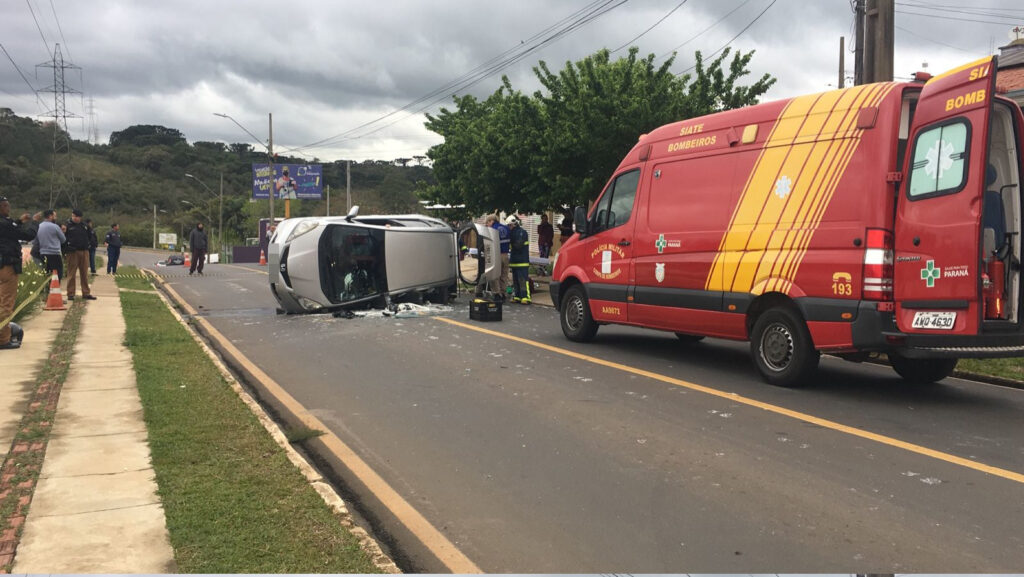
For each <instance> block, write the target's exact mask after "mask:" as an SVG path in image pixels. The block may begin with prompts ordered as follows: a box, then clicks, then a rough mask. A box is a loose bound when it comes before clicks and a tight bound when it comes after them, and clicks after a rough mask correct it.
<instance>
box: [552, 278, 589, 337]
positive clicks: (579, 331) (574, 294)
mask: <svg viewBox="0 0 1024 577" xmlns="http://www.w3.org/2000/svg"><path fill="white" fill-rule="evenodd" d="M560 309H561V314H560V315H559V317H560V318H561V320H562V332H563V333H564V334H565V336H566V338H568V339H569V340H570V341H576V342H578V343H583V342H587V341H589V340H591V339H593V338H594V335H596V334H597V322H595V321H594V317H592V316H591V315H590V302H589V301H587V295H586V291H584V290H583V286H582V285H573V286H572V288H570V289H569V290H567V291H566V292H565V297H564V298H563V299H562V306H561V307H560Z"/></svg>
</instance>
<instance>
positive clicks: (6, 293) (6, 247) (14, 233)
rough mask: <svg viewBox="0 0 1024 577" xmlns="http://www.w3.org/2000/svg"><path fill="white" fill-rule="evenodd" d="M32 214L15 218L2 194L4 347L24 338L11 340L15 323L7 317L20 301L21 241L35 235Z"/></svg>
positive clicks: (0, 337)
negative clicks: (12, 327)
mask: <svg viewBox="0 0 1024 577" xmlns="http://www.w3.org/2000/svg"><path fill="white" fill-rule="evenodd" d="M31 218H32V217H31V216H29V214H28V213H27V212H26V213H25V214H23V215H21V218H19V219H18V220H14V219H12V218H11V203H10V202H8V200H7V198H6V197H3V196H0V323H4V324H3V326H2V327H0V349H16V348H18V347H20V346H21V340H20V339H19V340H18V341H17V342H15V341H12V340H11V324H10V323H8V322H7V319H8V318H10V316H11V315H12V314H14V305H15V302H16V301H17V300H18V275H20V274H21V242H20V241H23V240H32V239H33V238H35V236H36V235H35V231H34V229H32V227H30V226H29V225H28V224H27V223H28V221H29V220H31Z"/></svg>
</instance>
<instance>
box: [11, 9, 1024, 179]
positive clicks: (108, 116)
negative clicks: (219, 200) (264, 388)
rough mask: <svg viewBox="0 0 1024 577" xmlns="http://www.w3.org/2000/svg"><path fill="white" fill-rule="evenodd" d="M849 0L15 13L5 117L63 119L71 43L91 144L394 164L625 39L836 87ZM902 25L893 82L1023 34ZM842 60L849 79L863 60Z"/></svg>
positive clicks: (932, 15) (980, 22)
mask: <svg viewBox="0 0 1024 577" xmlns="http://www.w3.org/2000/svg"><path fill="white" fill-rule="evenodd" d="M850 3H851V0H686V1H685V2H680V1H679V0H603V1H593V0H561V1H558V2H556V1H554V0H547V1H543V0H515V1H505V2H496V1H489V0H475V1H474V0H431V1H429V2H427V1H424V0H379V1H377V2H367V1H359V2H356V1H351V0H345V1H343V0H334V1H330V0H293V1H292V2H268V1H264V0H246V1H244V2H243V1H241V0H237V1H226V0H213V1H211V0H202V1H200V0H164V1H162V2H155V1H145V2H142V1H130V0H89V1H87V2H83V1H80V0H2V1H0V5H2V12H0V13H2V15H3V22H4V26H3V31H2V32H0V45H2V46H3V49H4V52H5V53H4V52H0V107H6V108H11V109H13V110H14V111H15V113H17V114H19V115H22V116H33V117H38V118H40V119H44V118H45V115H46V114H47V112H49V111H52V110H53V109H54V95H53V93H52V92H43V91H45V90H47V89H52V87H53V85H54V79H53V69H52V68H50V67H46V66H38V65H40V64H46V63H48V62H49V61H50V60H52V58H53V52H54V46H55V44H57V43H59V44H60V48H61V52H62V54H63V57H64V59H65V61H66V62H68V63H70V64H74V65H75V66H76V67H78V68H73V69H68V70H66V71H65V82H66V84H67V86H68V87H69V88H70V89H73V90H75V91H78V92H79V93H80V94H78V93H76V94H70V95H68V96H67V99H66V108H67V111H68V112H69V113H71V114H74V115H76V116H78V117H81V118H76V119H70V120H69V129H70V131H71V134H72V136H73V137H74V138H76V139H81V140H87V139H89V137H90V132H91V130H90V129H91V127H92V126H93V124H92V123H93V122H95V126H96V127H97V128H98V134H99V140H100V142H106V141H107V139H108V138H109V135H110V132H111V131H114V130H121V129H123V128H125V127H127V126H130V125H133V124H159V125H163V126H167V127H171V128H176V129H178V130H181V131H182V132H183V133H184V134H185V136H186V137H187V138H188V140H189V141H190V142H194V141H198V140H214V141H222V142H229V143H230V142H249V143H251V144H253V145H254V146H255V147H256V148H257V149H260V148H262V146H263V145H262V144H261V143H266V141H267V138H268V133H269V122H268V120H269V119H268V113H272V114H273V137H274V148H275V150H277V151H279V152H280V151H286V150H292V151H293V152H291V153H290V154H304V155H305V156H306V158H307V159H310V160H312V159H313V158H314V157H315V158H319V159H320V160H322V161H331V160H339V159H352V160H365V159H370V158H372V159H383V160H391V159H394V158H399V157H412V156H414V155H420V154H424V153H425V151H426V149H427V148H428V147H429V146H431V145H432V144H436V143H437V142H439V139H438V137H437V136H436V135H433V134H432V133H430V132H428V131H427V130H426V129H424V128H423V121H424V117H423V112H424V111H426V112H436V111H437V110H439V109H440V107H441V106H449V107H450V106H451V94H453V93H459V94H465V93H473V94H476V95H479V96H486V95H487V94H490V93H491V92H493V91H494V90H495V89H497V87H498V85H499V83H500V78H501V74H506V75H508V76H509V77H510V78H511V80H512V84H513V86H514V87H516V88H518V89H521V90H524V91H527V92H532V91H533V90H534V89H536V88H537V83H536V81H535V79H534V77H533V73H532V71H531V68H532V67H533V66H534V65H536V63H537V62H538V61H540V60H544V61H546V62H547V63H548V64H549V66H550V67H551V68H552V69H555V70H557V69H561V68H562V66H563V65H564V63H565V62H566V61H568V60H572V61H576V60H579V59H581V58H583V57H585V56H587V55H588V54H591V53H593V52H594V51H596V50H598V49H600V48H608V49H610V50H615V49H617V48H619V47H621V46H624V45H628V44H630V43H631V44H633V45H636V46H638V47H639V48H640V51H641V54H649V53H653V54H655V55H657V56H658V57H659V58H664V57H667V56H668V55H670V54H671V53H672V52H673V51H677V52H678V56H677V58H676V62H675V64H674V66H673V71H675V72H680V73H681V72H684V71H685V70H686V69H688V68H690V67H691V66H692V64H693V53H694V52H695V51H696V50H700V51H702V52H703V53H704V54H705V55H707V54H710V53H713V52H715V51H717V50H719V49H721V48H722V47H724V46H726V45H729V46H732V47H734V48H735V49H739V50H744V51H747V50H756V51H757V53H756V55H755V56H754V59H753V61H752V67H751V68H752V73H753V74H752V75H751V77H750V78H751V81H753V80H754V79H756V78H757V77H759V76H760V75H761V74H763V73H766V72H767V73H770V74H772V75H774V76H775V77H776V78H777V79H778V83H777V84H776V85H775V87H773V89H772V90H771V92H769V94H768V96H767V98H766V100H775V99H779V98H786V97H790V96H795V95H799V94H806V93H812V92H819V91H822V90H828V89H829V88H830V87H834V86H835V84H836V82H837V80H838V60H839V37H840V36H845V37H846V39H847V45H848V46H850V45H852V42H853V12H852V10H851V7H850ZM958 5H963V6H966V7H959V6H958ZM896 12H897V14H896V63H895V70H896V75H897V78H898V79H899V78H900V77H903V78H907V77H909V75H910V74H912V73H913V72H914V71H916V70H920V69H922V67H924V66H925V65H926V66H927V69H928V70H929V71H931V72H933V73H937V72H941V71H943V70H946V69H949V68H952V67H954V66H957V65H959V64H962V63H965V62H969V61H971V60H974V59H977V58H980V57H982V56H985V55H987V54H990V53H993V51H995V52H998V47H999V46H1003V45H1005V44H1007V43H1008V42H1009V41H1010V40H1012V39H1013V38H1014V37H1015V36H1014V33H1013V31H1012V30H1013V28H1014V27H1015V26H1020V27H1024V5H1022V4H1021V3H1020V2H1019V0H980V1H979V2H972V3H969V4H968V3H962V2H961V3H957V2H952V1H951V0H897V1H896ZM1022 36H1024V35H1022ZM623 52H625V51H624V50H621V51H620V52H619V54H621V53H623ZM846 62H847V66H846V68H847V70H848V73H849V75H851V76H852V73H853V72H852V71H853V57H852V54H848V55H847V60H846ZM925 63H927V64H925ZM34 91H40V92H38V96H37V93H36V92H34ZM90 102H91V103H92V107H91V108H90ZM90 110H92V111H94V114H93V115H90ZM215 113H222V114H227V115H229V116H230V117H232V118H233V119H234V120H235V121H237V123H238V124H240V125H242V126H243V127H245V129H247V130H248V131H249V132H251V133H252V134H253V135H254V136H255V138H253V137H252V136H250V135H248V134H246V133H245V132H244V131H243V130H242V129H241V128H239V126H237V125H236V124H235V123H234V122H232V121H231V120H230V119H226V118H220V117H217V116H214V114H215Z"/></svg>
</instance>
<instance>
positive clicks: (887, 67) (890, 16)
mask: <svg viewBox="0 0 1024 577" xmlns="http://www.w3.org/2000/svg"><path fill="white" fill-rule="evenodd" d="M875 1H876V2H877V4H876V6H875V8H876V9H877V10H878V15H877V16H876V17H877V18H878V22H877V24H876V26H875V82H892V78H893V60H894V59H895V57H894V46H895V43H896V2H895V0H875Z"/></svg>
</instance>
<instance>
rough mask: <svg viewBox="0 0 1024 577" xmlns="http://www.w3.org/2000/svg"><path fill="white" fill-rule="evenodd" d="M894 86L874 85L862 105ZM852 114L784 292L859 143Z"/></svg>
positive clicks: (800, 240)
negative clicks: (847, 135)
mask: <svg viewBox="0 0 1024 577" xmlns="http://www.w3.org/2000/svg"><path fill="white" fill-rule="evenodd" d="M894 87H895V85H894V84H883V85H876V88H877V89H876V90H874V91H872V94H871V95H870V98H869V99H868V100H867V101H866V102H865V104H864V106H863V107H865V108H870V107H875V106H878V104H879V103H880V102H881V101H882V100H883V99H884V98H885V97H886V96H887V95H888V94H889V92H890V91H892V89H893V88H894ZM858 110H859V109H858ZM852 116H853V117H854V118H853V121H852V125H851V128H850V130H851V131H852V134H851V138H850V139H849V140H847V141H846V146H845V150H844V151H843V153H842V154H840V155H839V167H838V169H837V170H835V171H834V172H833V174H832V181H831V182H827V183H825V186H823V187H822V198H821V200H819V201H818V202H817V203H816V204H815V207H814V208H815V209H814V211H813V212H811V213H810V214H809V221H808V222H807V223H806V224H805V225H804V226H803V227H801V228H802V231H801V235H800V237H799V238H798V239H797V242H796V243H794V246H795V255H794V258H793V259H792V261H791V263H790V266H789V267H788V270H785V271H784V272H783V278H784V279H785V281H786V286H785V287H783V291H782V292H784V293H786V294H788V293H789V289H790V287H791V286H792V284H793V281H794V280H795V279H796V275H797V272H798V271H799V269H800V264H801V263H802V262H803V258H804V255H805V254H806V253H807V248H808V247H809V246H810V244H811V238H812V237H813V236H814V232H815V231H816V230H817V229H818V226H819V225H820V224H821V219H822V218H823V217H824V216H825V210H826V209H827V208H828V205H829V203H830V202H831V201H832V197H833V196H834V195H835V192H836V189H837V188H838V187H839V182H840V180H841V179H842V177H843V175H844V174H845V173H846V169H847V167H848V166H849V165H850V162H851V161H852V160H853V156H854V154H855V153H856V151H857V147H858V146H859V145H860V137H861V135H862V133H863V130H860V129H857V128H856V126H857V120H856V116H857V115H856V114H853V115H852Z"/></svg>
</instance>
